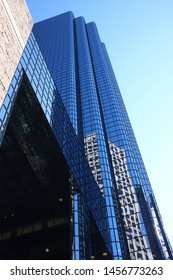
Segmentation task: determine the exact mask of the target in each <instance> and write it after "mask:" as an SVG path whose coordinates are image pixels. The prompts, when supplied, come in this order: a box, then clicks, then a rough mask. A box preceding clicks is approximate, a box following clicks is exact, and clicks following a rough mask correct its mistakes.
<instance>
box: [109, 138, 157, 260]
mask: <svg viewBox="0 0 173 280" xmlns="http://www.w3.org/2000/svg"><path fill="white" fill-rule="evenodd" d="M109 150H110V154H111V160H112V164H113V170H114V175H115V180H116V186H117V189H118V198H119V201H120V205H121V211H122V216H123V221H124V227H125V233H126V236H127V241H128V247H129V252H130V257H131V259H153V256H152V254H151V251H150V250H148V243H147V240H146V238H147V236H146V235H144V234H143V229H142V220H141V210H140V205H139V202H138V198H137V195H136V191H135V188H134V187H133V185H132V180H131V178H130V174H129V172H128V167H127V160H126V154H125V150H124V149H122V150H121V149H120V148H118V147H116V146H115V145H114V144H112V143H109Z"/></svg>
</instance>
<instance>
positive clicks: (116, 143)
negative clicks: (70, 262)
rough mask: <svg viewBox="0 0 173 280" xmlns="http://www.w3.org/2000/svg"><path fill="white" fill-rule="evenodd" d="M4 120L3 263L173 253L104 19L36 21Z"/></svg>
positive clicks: (0, 241) (0, 253)
mask: <svg viewBox="0 0 173 280" xmlns="http://www.w3.org/2000/svg"><path fill="white" fill-rule="evenodd" d="M0 116H1V124H0V125H1V170H2V171H1V172H2V176H1V193H2V194H3V195H2V199H3V201H4V203H2V204H1V205H2V206H1V212H0V213H1V220H2V223H1V224H2V226H1V229H0V256H1V258H2V259H3V258H14V259H15V258H16V259H17V258H18V259H22V258H28V259H31V258H33V259H39V258H44V259H114V260H122V259H138V260H145V259H151V260H152V259H171V258H172V249H171V246H170V244H169V241H168V238H167V236H166V234H165V231H164V228H163V223H162V220H161V217H160V214H159V210H158V207H157V204H156V201H155V198H154V195H153V191H152V189H151V186H150V182H149V179H148V177H147V173H146V170H145V167H144V164H143V161H142V158H141V155H140V151H139V149H138V146H137V143H136V140H135V136H134V133H133V130H132V127H131V124H130V121H129V118H128V115H127V112H126V109H125V106H124V103H123V100H122V96H121V93H120V90H119V88H118V84H117V81H116V78H115V76H114V73H113V70H112V67H111V63H110V61H109V57H108V54H107V52H106V48H105V45H104V44H103V43H102V42H101V41H100V38H99V34H98V31H97V28H96V25H95V23H89V24H86V23H85V20H84V18H82V17H79V18H74V15H73V14H72V12H67V13H65V14H62V15H59V16H56V17H53V18H50V19H48V20H45V21H42V22H40V23H36V24H34V27H33V30H32V31H31V34H30V36H29V38H28V41H27V44H26V46H25V49H24V51H23V54H22V56H21V59H20V61H19V64H18V66H17V69H16V72H15V73H14V77H13V80H12V82H11V84H10V87H9V90H8V92H7V94H6V97H5V100H4V102H3V104H2V107H1V115H0ZM39 124H41V125H39ZM10 147H11V148H10ZM7 166H11V169H10V171H8V172H7ZM37 186H38V187H37ZM12 187H13V190H12ZM33 197H35V200H34V201H33ZM14 198H15V201H17V203H14ZM32 201H33V202H32ZM23 202H25V204H26V205H32V207H25V205H24V203H23ZM44 205H46V207H44ZM22 209H24V211H23V215H21V214H20V213H21V211H22ZM43 210H44V211H43ZM31 216H32V218H31ZM16 244H17V245H16ZM27 244H30V245H27ZM60 244H61V246H60ZM17 247H18V250H17ZM19 248H20V250H19ZM23 248H25V249H23ZM24 251H25V254H24Z"/></svg>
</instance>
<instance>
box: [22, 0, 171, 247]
mask: <svg viewBox="0 0 173 280" xmlns="http://www.w3.org/2000/svg"><path fill="white" fill-rule="evenodd" d="M26 2H27V4H28V7H29V9H30V12H31V15H32V17H33V20H34V22H38V21H41V20H43V19H46V18H49V17H52V16H55V15H58V14H61V13H64V12H67V11H73V13H74V15H75V17H78V16H84V17H85V20H86V22H90V21H95V22H96V24H97V27H98V30H99V33H100V37H101V40H102V41H103V42H104V43H105V44H106V47H107V50H108V53H109V56H110V59H111V62H112V66H113V68H114V71H115V75H116V77H117V80H118V83H119V87H120V90H121V93H122V96H123V98H124V101H125V104H126V108H127V111H128V113H129V116H130V120H131V123H132V126H133V129H134V132H135V135H136V138H137V141H138V144H139V148H140V150H141V154H142V156H143V160H144V163H145V165H146V169H147V172H148V175H149V178H150V181H151V184H152V187H153V190H154V193H155V196H156V199H157V202H158V206H159V209H160V212H161V215H162V218H163V221H164V225H165V229H166V232H167V234H168V236H169V239H170V241H171V244H172V245H173V222H172V220H173V219H172V216H173V179H172V178H173V163H172V161H173V125H172V121H173V1H172V0H26Z"/></svg>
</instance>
